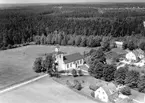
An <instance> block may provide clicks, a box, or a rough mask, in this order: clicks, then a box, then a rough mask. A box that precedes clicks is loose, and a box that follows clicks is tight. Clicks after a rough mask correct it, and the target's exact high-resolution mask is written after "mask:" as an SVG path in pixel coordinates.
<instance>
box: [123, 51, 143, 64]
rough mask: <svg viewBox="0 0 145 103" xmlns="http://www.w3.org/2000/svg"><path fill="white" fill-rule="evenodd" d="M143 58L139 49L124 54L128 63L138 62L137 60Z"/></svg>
mask: <svg viewBox="0 0 145 103" xmlns="http://www.w3.org/2000/svg"><path fill="white" fill-rule="evenodd" d="M143 58H144V51H142V50H141V49H136V50H133V51H128V53H127V54H126V59H127V60H128V61H136V62H137V61H138V60H139V59H140V60H142V59H143Z"/></svg>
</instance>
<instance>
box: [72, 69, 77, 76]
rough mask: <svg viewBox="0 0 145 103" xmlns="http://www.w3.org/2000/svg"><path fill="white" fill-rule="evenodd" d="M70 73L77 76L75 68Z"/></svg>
mask: <svg viewBox="0 0 145 103" xmlns="http://www.w3.org/2000/svg"><path fill="white" fill-rule="evenodd" d="M72 75H73V76H74V77H77V71H76V70H75V69H73V70H72Z"/></svg>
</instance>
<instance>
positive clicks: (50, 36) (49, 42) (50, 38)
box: [46, 34, 52, 44]
mask: <svg viewBox="0 0 145 103" xmlns="http://www.w3.org/2000/svg"><path fill="white" fill-rule="evenodd" d="M51 40H52V34H48V35H47V37H46V42H47V44H51Z"/></svg>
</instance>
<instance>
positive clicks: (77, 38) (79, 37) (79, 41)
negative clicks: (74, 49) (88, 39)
mask: <svg viewBox="0 0 145 103" xmlns="http://www.w3.org/2000/svg"><path fill="white" fill-rule="evenodd" d="M81 41H82V39H81V36H76V37H75V45H76V46H79V45H80V43H81Z"/></svg>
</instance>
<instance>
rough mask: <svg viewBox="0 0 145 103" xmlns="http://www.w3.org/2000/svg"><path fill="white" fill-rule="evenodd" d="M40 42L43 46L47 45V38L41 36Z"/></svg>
mask: <svg viewBox="0 0 145 103" xmlns="http://www.w3.org/2000/svg"><path fill="white" fill-rule="evenodd" d="M40 40H41V41H40V42H41V44H42V45H44V44H46V36H45V35H44V34H42V35H41V38H40Z"/></svg>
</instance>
